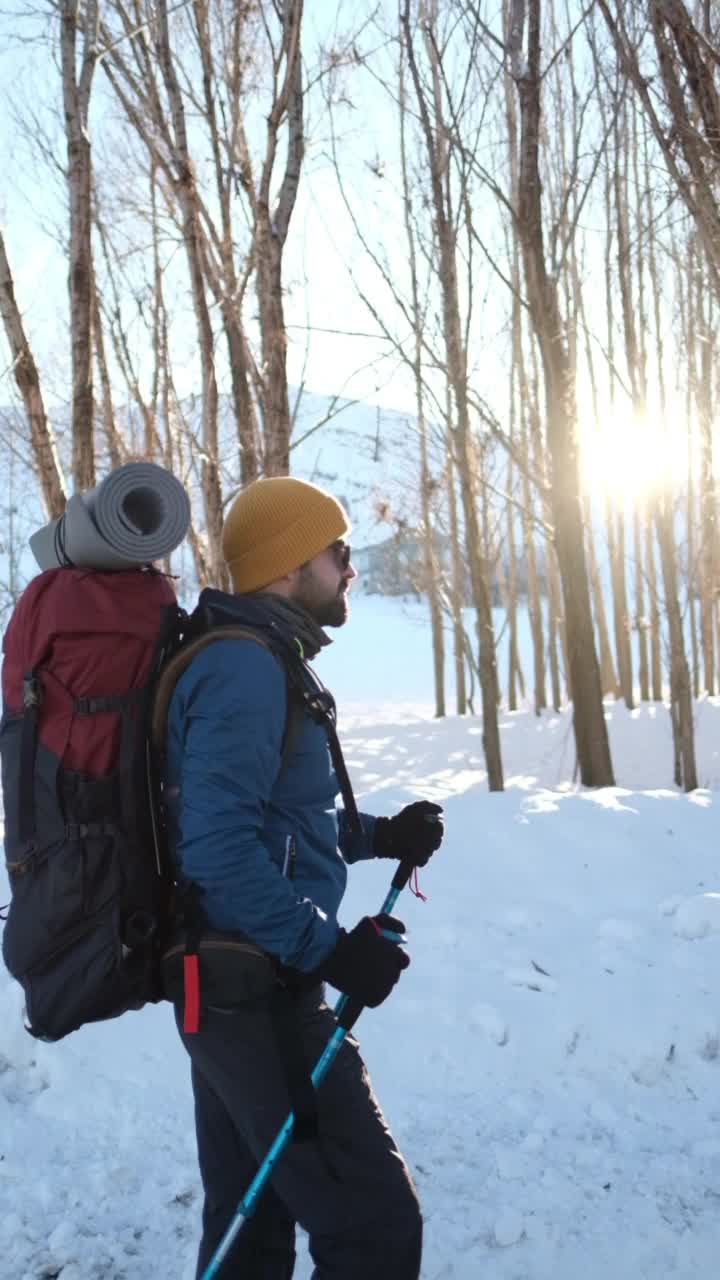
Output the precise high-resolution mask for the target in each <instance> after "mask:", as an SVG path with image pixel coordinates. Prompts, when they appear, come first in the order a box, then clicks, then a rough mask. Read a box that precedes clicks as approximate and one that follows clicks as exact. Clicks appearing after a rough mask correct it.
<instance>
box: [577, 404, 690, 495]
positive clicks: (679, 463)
mask: <svg viewBox="0 0 720 1280" xmlns="http://www.w3.org/2000/svg"><path fill="white" fill-rule="evenodd" d="M579 443H580V476H581V483H582V487H583V490H584V492H585V493H587V494H588V495H589V496H590V497H591V498H607V497H611V498H614V499H615V501H616V502H617V503H618V505H621V506H631V505H634V504H636V503H638V502H643V501H644V500H646V499H647V498H650V497H652V496H653V495H655V494H658V493H661V492H663V491H664V490H666V489H668V488H671V489H672V488H675V487H676V486H677V484H678V482H680V483H682V484H683V485H684V483H685V479H686V476H687V471H688V437H687V428H686V426H685V420H684V416H683V417H682V418H681V417H680V415H676V414H671V415H668V416H667V420H666V422H665V423H663V422H662V421H661V419H660V415H659V414H658V415H657V416H656V417H655V416H653V415H651V414H643V415H639V414H636V413H634V412H633V411H632V409H626V408H622V407H620V406H614V407H613V408H608V409H607V410H606V412H605V413H604V414H601V415H600V424H599V425H597V424H596V423H595V421H594V418H593V416H592V415H590V414H584V415H581V417H580V423H579Z"/></svg>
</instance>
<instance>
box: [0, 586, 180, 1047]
mask: <svg viewBox="0 0 720 1280" xmlns="http://www.w3.org/2000/svg"><path fill="white" fill-rule="evenodd" d="M178 619H179V610H178V608H177V604H176V600H175V593H174V591H173V589H172V587H171V586H170V584H169V582H168V581H167V579H166V578H165V577H163V576H162V575H161V574H159V573H157V572H155V571H154V570H149V569H148V570H144V569H132V570H126V571H120V572H113V573H105V572H97V571H95V570H88V569H76V568H67V569H65V568H63V569H50V570H48V571H47V572H45V573H41V574H40V575H39V576H38V577H36V578H34V579H33V581H32V582H31V583H30V584H29V586H28V587H27V588H26V590H25V591H24V592H23V594H22V596H21V598H20V600H19V602H18V604H17V606H16V608H15V611H14V613H13V615H12V618H11V620H10V624H9V626H8V628H7V631H6V633H5V637H4V641H3V651H4V662H3V672H2V692H3V718H2V724H1V725H0V754H1V755H2V790H3V798H4V805H5V851H6V858H7V864H8V871H9V876H10V886H11V890H12V901H11V903H10V908H9V914H8V919H7V923H6V926H5V932H4V936H3V956H4V959H5V963H6V965H7V967H8V969H9V970H10V972H11V973H12V974H13V976H14V977H16V978H17V979H18V980H19V981H20V982H21V983H22V985H23V987H24V989H25V997H26V1009H27V1025H28V1029H29V1030H30V1031H32V1033H33V1034H35V1035H38V1036H41V1037H44V1038H46V1039H51V1040H56V1039H59V1038H60V1037H61V1036H63V1035H66V1034H67V1033H68V1032H69V1031H72V1030H74V1029H75V1028H76V1027H78V1026H80V1025H81V1024H82V1023H83V1022H88V1021H94V1020H96V1019H98V1018H106V1017H110V1016H113V1015H114V1014H117V1013H121V1012H123V1010H124V1009H128V1008H137V1007H139V1006H140V1005H141V1004H143V1003H144V1002H145V1001H146V1000H148V999H156V998H158V995H159V992H157V991H156V989H155V981H156V978H155V971H156V955H157V949H158V945H159V944H160V942H161V941H162V938H161V934H162V924H163V917H164V912H165V909H166V905H167V895H168V891H169V884H170V877H169V873H168V869H167V867H166V866H165V865H164V864H163V859H162V851H161V849H160V847H159V844H158V840H157V832H156V831H154V824H153V779H152V775H151V769H150V759H149V755H148V751H149V747H148V718H149V711H150V698H151V693H152V686H153V683H154V677H155V675H156V674H157V672H158V671H159V668H160V665H161V662H162V660H163V658H164V656H165V654H166V652H167V650H168V647H169V646H170V645H171V644H172V643H173V642H174V639H175V637H176V636H177V633H178Z"/></svg>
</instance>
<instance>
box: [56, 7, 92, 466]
mask: <svg viewBox="0 0 720 1280" xmlns="http://www.w3.org/2000/svg"><path fill="white" fill-rule="evenodd" d="M98 25H99V16H98V4H97V0H87V3H86V4H85V6H84V7H83V9H82V11H81V8H80V5H79V3H78V0H62V3H61V8H60V33H61V34H60V53H61V65H62V90H63V108H64V115H65V132H66V141H67V158H68V167H67V185H68V197H69V210H70V263H69V268H70V270H69V275H68V286H69V290H70V335H71V346H72V452H73V456H72V470H73V479H74V482H75V487H76V488H77V489H78V490H83V489H91V488H92V486H93V485H94V483H95V451H94V444H93V428H94V414H95V404H94V399H93V377H92V368H93V341H92V317H93V267H92V162H91V149H90V119H89V117H90V91H91V89H92V82H93V75H94V73H95V66H96V64H97V58H98V53H99V49H98ZM79 35H80V36H81V41H82V49H81V54H80V60H79V70H78V49H77V43H78V36H79Z"/></svg>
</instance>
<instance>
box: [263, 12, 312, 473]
mask: <svg viewBox="0 0 720 1280" xmlns="http://www.w3.org/2000/svg"><path fill="white" fill-rule="evenodd" d="M302 12H303V0H284V7H283V50H284V52H285V82H284V85H283V87H282V89H281V91H280V92H279V93H278V94H277V95H276V97H275V101H274V102H273V105H272V110H271V112H270V115H269V116H268V124H267V145H266V154H265V162H264V165H263V172H262V176H261V179H260V184H259V187H258V195H257V203H256V209H255V235H254V243H253V248H254V259H255V281H256V291H257V299H258V312H259V321H260V335H261V343H262V360H263V387H264V405H263V412H264V425H265V458H264V465H265V474H266V475H268V476H274V475H287V473H288V470H289V466H290V405H289V398H288V385H287V334H286V331H285V314H284V309H283V286H282V259H283V250H284V248H285V241H286V239H287V233H288V229H289V226H290V218H291V216H292V212H293V209H294V207H295V200H296V198H297V192H298V186H299V184H300V170H301V167H302V161H303V156H304V150H305V139H304V132H303V128H304V126H303V88H302V58H301V53H300V28H301V22H302ZM286 115H287V121H288V145H287V154H286V162H285V172H284V175H283V180H282V184H281V188H280V193H279V195H278V198H277V201H276V204H275V207H274V210H273V211H272V212H271V209H270V199H271V181H272V178H273V169H274V164H275V156H276V152H277V143H278V130H279V127H280V124H281V122H282V120H283V119H284V118H285V116H286Z"/></svg>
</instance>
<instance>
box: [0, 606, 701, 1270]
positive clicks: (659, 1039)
mask: <svg viewBox="0 0 720 1280" xmlns="http://www.w3.org/2000/svg"><path fill="white" fill-rule="evenodd" d="M423 630H424V628H422V627H419V626H418V624H417V620H416V619H415V621H413V616H412V615H411V617H410V618H408V617H406V616H405V615H404V614H403V613H402V610H401V609H400V607H399V606H397V605H391V604H388V603H384V604H381V603H380V602H372V601H359V602H358V607H357V610H356V617H355V620H354V625H351V626H349V627H348V629H347V632H346V633H345V634H344V635H343V636H342V637H341V638H339V639H338V642H337V645H336V646H335V647H334V648H333V649H332V650H330V651H328V652H327V653H326V654H325V655H323V658H322V660H321V665H319V670H320V673H321V674H323V675H324V676H325V677H326V678H327V681H328V683H329V684H330V685H331V687H334V688H335V690H336V692H337V693H338V694H339V695H340V700H341V704H342V705H343V706H344V711H343V714H342V717H341V725H342V728H343V730H344V733H343V738H344V742H345V745H346V754H347V758H348V762H349V764H350V768H351V774H352V776H353V779H354V781H355V784H356V788H357V791H358V793H359V795H360V797H361V798H362V801H363V804H364V806H365V807H366V808H367V809H369V810H373V809H375V810H376V811H377V812H391V811H392V810H393V809H394V808H396V807H397V806H398V805H400V804H402V803H403V802H405V801H406V800H407V799H409V798H411V797H416V796H418V795H427V796H429V797H431V798H438V799H441V800H442V801H443V802H444V804H445V809H446V822H447V838H446V842H445V845H444V847H443V849H442V851H441V853H440V854H439V855H438V856H437V858H436V859H435V860H434V865H432V866H431V867H430V868H429V869H428V871H427V872H426V873H425V874H424V875H423V878H422V884H423V887H424V889H425V890H426V892H427V893H428V894H429V901H428V902H427V903H426V904H423V903H420V902H416V901H415V900H414V899H412V898H410V897H409V896H407V900H406V897H405V896H404V897H403V899H402V900H401V901H402V912H401V914H402V915H403V916H404V919H405V920H406V922H407V924H408V926H409V929H410V933H411V944H412V945H411V954H412V957H413V963H412V966H411V968H410V969H409V971H408V972H407V974H405V975H404V976H403V979H402V982H401V985H400V987H399V988H398V990H397V992H396V993H395V994H394V996H393V998H392V1000H391V1001H388V1003H387V1004H386V1005H385V1006H383V1007H382V1008H381V1009H379V1010H376V1011H374V1012H369V1013H367V1014H365V1015H364V1016H363V1019H362V1021H361V1023H360V1024H359V1026H358V1034H359V1037H360V1040H361V1043H362V1045H363V1049H364V1051H365V1054H366V1057H367V1059H368V1061H369V1064H370V1067H371V1070H372V1074H373V1078H374V1081H375V1084H376V1087H377V1090H378V1092H379V1094H380V1097H381V1100H382V1102H383V1105H384V1108H385V1111H386V1114H387V1116H388V1118H389V1120H390V1121H391V1124H392V1127H393V1129H394V1131H395V1133H396V1135H397V1137H398V1139H399V1141H400V1144H401V1145H402V1147H403V1149H404V1150H405V1152H406V1154H407V1157H408V1159H409V1162H410V1164H411V1166H412V1168H413V1170H414V1173H415V1176H416V1179H417V1182H418V1185H419V1189H420V1193H421V1196H422V1200H423V1205H424V1210H425V1217H426V1249H425V1258H424V1264H423V1273H422V1274H423V1280H475V1278H476V1277H488V1278H490V1277H492V1280H577V1278H578V1276H580V1275H582V1278H583V1280H601V1277H602V1280H606V1278H607V1276H608V1275H609V1274H612V1275H613V1277H614V1280H645V1278H646V1277H647V1280H651V1278H652V1280H666V1278H682V1280H691V1278H694V1277H696V1276H700V1275H702V1276H711V1275H712V1274H713V1273H714V1272H715V1267H716V1265H717V1250H718V1243H719V1242H720V1223H719V1219H720V1001H719V999H718V994H717V993H718V990H719V989H720V865H719V861H718V832H717V821H716V816H715V804H716V796H715V793H714V791H713V790H712V788H713V787H716V786H719V785H720V777H719V776H718V772H719V770H718V763H717V750H716V746H715V744H717V743H720V709H719V708H718V706H717V705H716V704H714V703H712V702H705V703H703V704H702V705H700V706H699V707H698V756H699V768H700V775H701V778H702V780H703V783H704V784H705V786H706V787H707V789H706V790H703V791H701V792H698V793H696V794H695V795H693V796H691V797H686V796H683V795H680V794H678V793H676V792H675V791H674V790H673V789H672V788H671V786H670V776H671V755H670V739H669V725H668V723H667V712H666V711H665V710H664V709H662V708H658V709H657V710H655V711H653V710H648V709H644V710H643V711H641V712H640V713H638V714H636V715H634V716H630V715H628V714H627V713H626V712H625V711H624V709H620V708H616V707H613V706H610V707H608V718H609V728H610V734H611V742H612V748H613V753H614V757H615V762H616V772H617V776H618V780H619V782H621V783H622V786H619V787H618V788H616V789H613V790H607V791H601V792H597V793H592V794H591V793H583V792H580V791H578V790H576V789H575V788H573V786H572V772H573V765H574V754H573V750H572V737H571V733H570V726H569V721H568V718H567V716H554V715H547V716H545V717H543V719H542V720H540V721H537V720H536V719H535V718H534V717H533V716H532V715H531V714H530V713H528V712H518V713H516V714H514V715H509V714H504V715H503V716H502V719H501V724H502V729H501V733H502V742H503V751H504V754H505V765H506V779H507V783H508V786H507V790H506V792H505V793H504V794H503V795H494V796H490V795H488V793H487V791H486V789H485V785H484V772H483V767H482V752H481V742H480V727H479V725H478V723H477V722H474V721H472V720H466V721H461V720H458V719H457V718H454V717H449V718H448V719H447V720H445V721H441V722H437V721H433V720H432V718H431V716H430V708H429V706H428V681H429V678H430V660H429V656H428V655H427V653H426V644H427V642H426V640H425V638H424V636H423ZM387 879H388V867H387V864H378V865H377V866H375V865H368V866H361V867H358V868H356V869H354V871H353V872H352V874H351V888H350V890H349V893H348V896H347V898H346V901H345V904H344V909H343V917H344V920H345V922H346V923H353V922H354V920H355V919H356V918H357V916H358V915H359V914H362V913H363V912H365V911H366V910H368V909H370V908H374V907H376V906H377V905H379V902H380V900H381V899H382V897H383V896H384V893H385V889H386V885H387ZM2 900H4V899H2ZM0 990H1V991H2V998H3V1002H4V1010H5V1016H4V1018H3V1021H2V1025H1V1026H0V1277H2V1280H40V1278H41V1277H45V1278H46V1280H50V1277H57V1276H59V1277H61V1280H146V1277H148V1276H149V1275H153V1276H156V1277H158V1280H166V1278H167V1280H171V1278H172V1280H191V1276H192V1273H193V1259H194V1252H195V1245H196V1238H197V1229H198V1216H199V1187H198V1180H197V1175H196V1171H195V1160H194V1146H193V1134H192V1111H191V1099H190V1091H189V1084H188V1079H187V1069H186V1062H185V1058H184V1055H183V1051H182V1049H181V1047H180V1045H179V1043H178V1042H177V1039H176V1036H175V1032H174V1028H173V1027H172V1026H171V1023H170V1018H169V1015H168V1011H167V1010H166V1009H164V1008H158V1009H151V1010H145V1011H143V1012H142V1013H140V1014H136V1015H128V1016H127V1017H125V1018H124V1019H122V1020H121V1021H119V1022H117V1023H111V1024H107V1025H105V1026H97V1027H92V1028H85V1029H84V1030H83V1031H81V1032H79V1033H77V1034H76V1035H75V1036H72V1037H70V1038H69V1039H68V1040H67V1041H66V1042H64V1043H63V1044H60V1045H56V1046H46V1045H40V1044H36V1043H35V1042H33V1041H32V1040H31V1039H30V1038H29V1037H28V1036H27V1035H26V1034H25V1033H24V1032H23V1030H22V1027H21V1024H20V1004H21V1001H20V993H19V990H16V988H15V987H14V986H13V985H11V984H10V983H9V981H8V980H7V978H6V976H5V975H4V973H3V974H0ZM296 1274H297V1278H298V1280H307V1277H308V1276H309V1275H310V1267H309V1265H308V1262H307V1259H306V1258H305V1257H304V1256H303V1258H302V1260H301V1261H300V1262H299V1264H298V1268H297V1273H296ZM378 1280H385V1277H379V1278H378ZM387 1280H391V1277H387Z"/></svg>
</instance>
